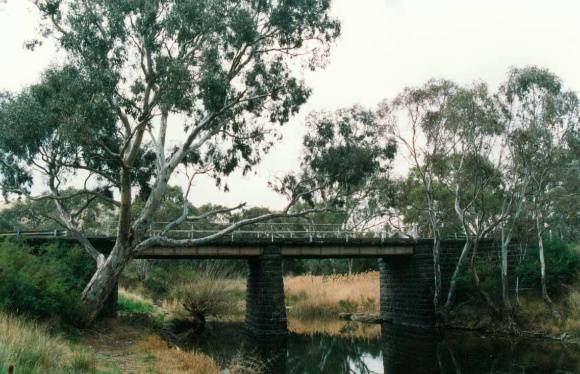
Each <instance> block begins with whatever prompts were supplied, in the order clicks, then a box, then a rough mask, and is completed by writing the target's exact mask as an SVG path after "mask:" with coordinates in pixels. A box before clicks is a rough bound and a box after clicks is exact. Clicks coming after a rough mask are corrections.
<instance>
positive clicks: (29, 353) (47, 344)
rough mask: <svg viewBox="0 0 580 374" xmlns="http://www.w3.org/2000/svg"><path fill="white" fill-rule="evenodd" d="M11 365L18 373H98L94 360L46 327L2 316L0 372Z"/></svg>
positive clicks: (0, 322)
mask: <svg viewBox="0 0 580 374" xmlns="http://www.w3.org/2000/svg"><path fill="white" fill-rule="evenodd" d="M10 365H14V367H15V368H16V372H17V373H86V372H93V371H94V370H95V358H94V356H93V355H92V354H91V353H89V352H86V351H80V350H73V349H72V348H71V346H70V345H69V344H67V342H66V341H64V340H63V339H61V338H58V337H53V336H51V335H50V334H49V333H48V331H47V330H46V328H45V327H44V326H41V325H38V324H36V323H32V322H26V321H24V320H22V319H19V318H16V317H11V316H9V315H6V314H0V372H7V370H8V367H9V366H10Z"/></svg>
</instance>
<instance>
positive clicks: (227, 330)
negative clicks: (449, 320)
mask: <svg viewBox="0 0 580 374" xmlns="http://www.w3.org/2000/svg"><path fill="white" fill-rule="evenodd" d="M289 330H290V333H289V334H288V336H287V337H283V338H274V339H256V338H251V337H249V336H247V335H246V334H245V333H244V325H243V323H234V322H232V323H224V322H222V323H218V322H214V323H209V324H208V326H207V328H206V329H205V331H204V332H203V333H201V334H200V335H199V336H197V337H196V338H195V340H193V341H191V342H190V348H191V349H195V350H198V351H202V352H205V353H207V354H208V355H210V356H212V357H213V358H214V359H216V360H217V361H218V362H219V363H220V364H222V365H224V366H228V367H231V365H232V363H233V362H243V361H245V362H252V361H257V362H262V365H265V366H266V371H267V372H268V373H276V374H278V373H309V374H310V373H312V374H314V373H332V374H341V373H345V374H346V373H352V374H354V373H357V374H358V373H361V374H367V373H390V374H399V373H405V374H407V373H454V374H456V373H526V374H530V373H580V349H579V348H578V347H576V346H571V345H565V344H562V343H558V342H545V341H540V340H536V339H534V340H532V339H515V338H490V337H486V336H483V335H477V334H473V333H457V332H455V333H445V334H442V333H441V332H435V331H425V330H417V329H412V328H406V327H395V326H391V325H382V326H381V325H363V324H360V323H356V322H343V321H307V322H306V321H298V320H290V321H289Z"/></svg>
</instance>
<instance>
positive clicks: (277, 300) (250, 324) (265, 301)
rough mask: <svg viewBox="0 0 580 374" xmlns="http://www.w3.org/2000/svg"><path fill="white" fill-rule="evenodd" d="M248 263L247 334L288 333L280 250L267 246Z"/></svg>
mask: <svg viewBox="0 0 580 374" xmlns="http://www.w3.org/2000/svg"><path fill="white" fill-rule="evenodd" d="M248 264H249V274H248V282H247V290H246V329H247V331H248V332H249V333H250V334H252V335H256V336H269V335H270V336H271V335H284V334H286V332H287V322H286V306H285V304H284V280H283V278H282V255H281V254H280V249H279V248H277V247H267V248H265V249H264V252H263V254H262V255H261V256H259V257H257V258H251V259H249V260H248Z"/></svg>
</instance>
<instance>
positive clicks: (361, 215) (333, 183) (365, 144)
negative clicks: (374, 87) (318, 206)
mask: <svg viewBox="0 0 580 374" xmlns="http://www.w3.org/2000/svg"><path fill="white" fill-rule="evenodd" d="M386 130H387V129H386V127H385V126H384V124H383V123H382V122H381V121H379V120H378V118H377V115H376V114H375V113H374V112H373V111H372V110H370V109H365V108H363V107H361V106H358V105H355V106H353V107H350V108H342V109H338V110H336V111H334V112H324V111H321V112H314V113H311V114H310V115H309V116H308V118H307V121H306V135H305V137H304V142H303V153H302V154H303V156H302V159H301V170H302V173H303V177H302V179H305V178H312V179H314V180H315V179H319V180H320V181H319V182H318V184H319V185H320V184H321V183H322V181H324V182H325V184H324V188H321V189H320V190H319V191H318V193H319V195H320V196H319V199H320V201H333V202H334V203H335V204H338V206H337V208H340V209H341V210H342V214H340V217H341V218H340V219H341V221H342V222H341V223H342V224H343V225H345V227H346V226H348V227H349V228H350V229H353V230H357V229H361V230H362V229H368V228H370V227H373V226H376V225H380V222H379V223H377V221H376V220H377V219H378V218H379V217H380V216H381V213H382V209H384V208H385V207H386V206H388V205H389V201H388V200H389V199H386V200H387V201H381V203H380V204H377V203H378V200H379V199H381V200H384V199H385V194H384V191H385V190H386V189H387V188H386V187H388V186H390V185H392V183H391V181H390V178H391V176H390V172H391V170H392V167H393V159H394V157H395V153H396V143H395V141H394V139H393V138H392V137H391V136H389V135H388V134H387V131H386ZM341 196H342V197H344V198H342V199H337V198H336V197H341ZM379 196H380V197H379ZM334 216H335V217H336V218H337V217H338V216H337V215H336V214H335V215H334Z"/></svg>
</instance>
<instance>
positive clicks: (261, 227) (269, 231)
mask: <svg viewBox="0 0 580 374" xmlns="http://www.w3.org/2000/svg"><path fill="white" fill-rule="evenodd" d="M166 225H167V222H154V223H152V224H151V226H150V228H149V234H150V235H151V236H154V235H160V234H161V233H162V232H163V231H164V229H165V227H166ZM225 228H227V226H226V225H213V226H209V227H208V226H205V227H203V226H201V227H200V226H199V225H195V224H192V223H185V224H182V225H180V226H178V227H176V228H173V229H171V230H169V231H168V232H167V233H166V236H168V237H171V238H191V239H195V238H203V237H206V236H209V235H213V234H216V233H218V232H220V231H221V230H223V229H225ZM85 234H86V235H88V236H92V237H114V236H116V234H117V229H116V226H114V225H104V226H103V227H102V228H101V229H92V230H88V231H86V232H85ZM2 237H47V238H56V237H69V233H68V231H66V230H63V229H54V230H43V231H33V230H30V231H16V232H9V233H0V238H2ZM386 237H387V233H386V232H385V231H376V230H375V231H357V230H349V229H345V228H344V227H343V226H341V225H335V224H310V223H307V224H306V223H305V224H303V223H277V222H275V223H256V224H251V225H247V226H243V227H240V228H239V229H236V230H233V231H231V232H228V233H227V234H225V235H224V236H223V237H222V238H226V239H229V238H231V239H232V240H236V239H237V240H240V239H257V240H266V239H270V240H272V241H273V240H275V239H304V240H314V239H329V238H332V239H343V240H345V241H348V240H349V239H356V238H375V239H382V240H384V239H385V238H386Z"/></svg>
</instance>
